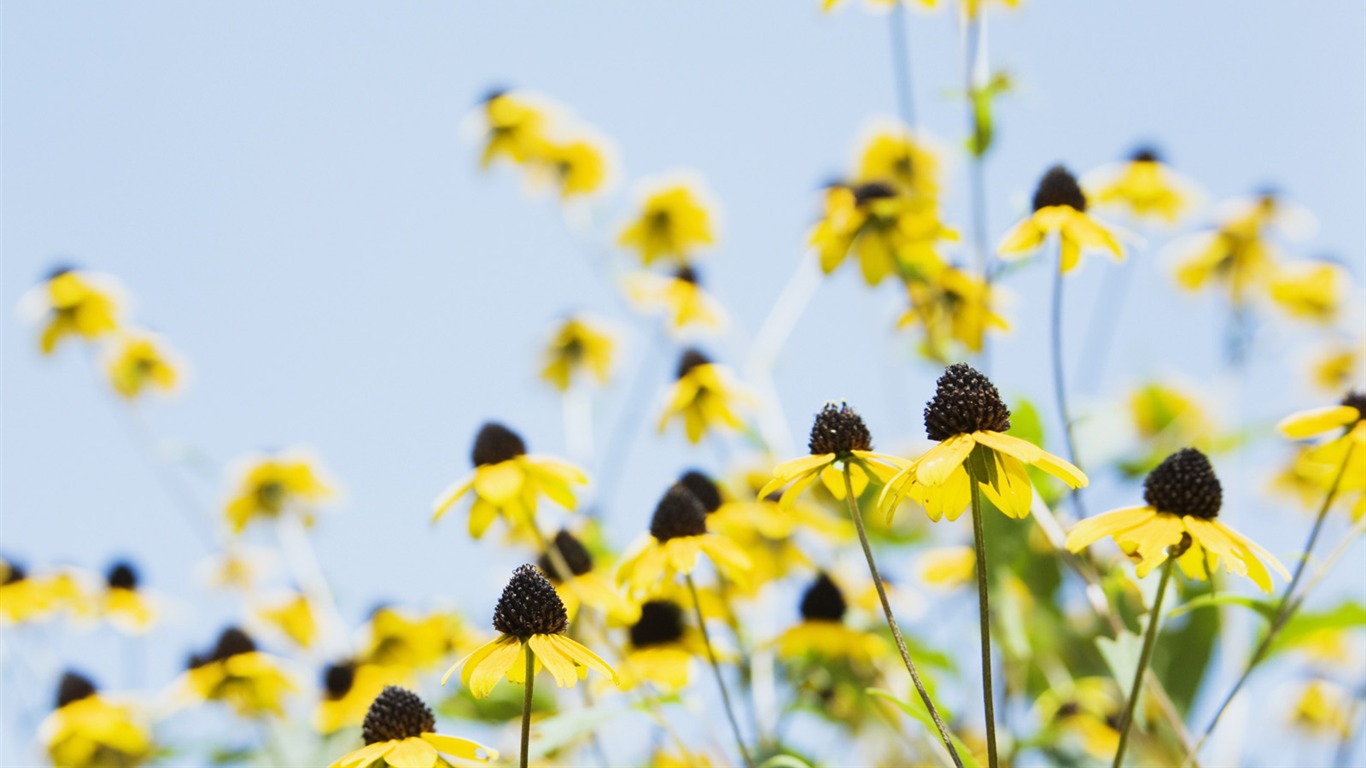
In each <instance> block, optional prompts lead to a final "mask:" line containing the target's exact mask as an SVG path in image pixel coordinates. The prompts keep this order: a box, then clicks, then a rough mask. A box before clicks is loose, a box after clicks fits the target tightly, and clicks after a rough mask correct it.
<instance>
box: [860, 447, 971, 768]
mask: <svg viewBox="0 0 1366 768" xmlns="http://www.w3.org/2000/svg"><path fill="white" fill-rule="evenodd" d="M844 498H845V501H846V502H848V506H849V516H850V517H852V518H853V519H854V528H855V529H856V530H857V531H858V540H859V544H862V545H863V556H864V558H866V559H867V560H868V572H869V573H870V574H871V575H872V577H873V587H874V588H875V589H877V597H878V600H880V601H881V602H882V612H883V614H885V615H886V616H887V626H888V627H891V630H892V639H894V640H895V641H896V648H897V650H898V651H900V652H901V661H902V662H904V663H905V664H906V671H907V672H909V673H911V682H912V683H913V684H915V690H916V693H919V694H920V700H921V701H923V702H925V709H926V710H928V711H929V713H930V719H931V720H933V721H934V727H935V728H936V729H937V730H938V731H939V739H940V741H942V742H944V748H945V749H947V750H948V751H949V757H951V758H952V759H953V764H954V765H955V766H957V768H963V758H961V757H959V756H958V749H957V748H956V747H954V746H953V738H952V737H951V736H949V729H948V728H947V727H945V725H944V719H943V718H942V717H940V716H939V709H938V708H936V707H935V706H934V701H933V700H932V699H930V693H929V691H927V690H925V684H924V683H923V682H921V681H920V673H919V672H917V671H916V669H915V662H913V661H911V652H910V651H909V650H907V649H906V639H905V638H904V637H902V636H901V627H899V626H897V623H896V616H893V615H892V603H891V601H889V600H888V599H887V589H886V588H885V587H884V586H883V585H882V576H881V575H879V574H878V572H877V562H876V561H875V560H873V548H872V547H871V546H870V545H869V544H868V533H867V531H865V530H864V529H863V515H861V514H859V508H858V498H857V497H856V496H855V495H854V481H853V480H852V479H850V477H849V462H848V461H846V462H844Z"/></svg>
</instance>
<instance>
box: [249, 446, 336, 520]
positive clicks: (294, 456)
mask: <svg viewBox="0 0 1366 768" xmlns="http://www.w3.org/2000/svg"><path fill="white" fill-rule="evenodd" d="M332 495H333V491H332V489H331V488H330V487H328V485H327V484H326V483H325V482H324V481H323V476H322V472H321V471H320V470H319V468H318V466H317V463H316V461H315V460H314V459H312V458H311V457H309V456H308V455H306V454H304V453H303V452H299V451H294V452H286V453H281V454H278V455H276V456H259V455H257V456H249V457H247V458H246V459H245V460H244V461H243V469H242V470H241V471H240V472H239V478H238V480H237V488H236V490H235V491H234V492H233V495H232V497H231V498H230V499H229V500H228V503H227V505H226V506H225V507H224V514H225V515H226V517H227V518H228V523H229V524H231V525H232V530H233V533H241V532H242V531H243V530H244V529H245V528H246V527H247V524H248V523H250V522H251V521H253V520H256V519H275V518H278V517H280V516H281V515H283V514H291V515H297V516H298V517H299V518H301V519H302V520H303V522H304V525H311V524H312V523H313V510H314V505H315V504H317V503H318V502H320V501H324V500H326V499H328V498H330V497H331V496H332Z"/></svg>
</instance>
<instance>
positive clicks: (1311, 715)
mask: <svg viewBox="0 0 1366 768" xmlns="http://www.w3.org/2000/svg"><path fill="white" fill-rule="evenodd" d="M1352 719H1353V701H1352V693H1351V691H1348V690H1347V689H1345V688H1343V687H1342V686H1341V685H1338V684H1337V683H1334V682H1331V681H1329V680H1323V679H1315V680H1311V681H1309V682H1308V683H1306V684H1305V685H1304V687H1303V688H1302V689H1301V690H1300V694H1299V696H1298V697H1297V698H1296V699H1295V708H1294V710H1293V711H1292V713H1291V716H1290V721H1291V723H1292V724H1293V725H1294V726H1295V727H1296V728H1299V729H1301V730H1303V731H1304V732H1306V733H1307V734H1309V735H1310V736H1329V737H1333V738H1338V739H1345V738H1347V737H1349V736H1350V735H1351V734H1352Z"/></svg>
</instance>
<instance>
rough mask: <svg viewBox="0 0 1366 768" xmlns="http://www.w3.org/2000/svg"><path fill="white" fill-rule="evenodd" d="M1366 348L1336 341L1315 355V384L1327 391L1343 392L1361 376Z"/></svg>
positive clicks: (1313, 367)
mask: <svg viewBox="0 0 1366 768" xmlns="http://www.w3.org/2000/svg"><path fill="white" fill-rule="evenodd" d="M1363 359H1366V348H1363V347H1362V346H1361V345H1359V344H1358V345H1356V346H1353V345H1351V344H1347V343H1342V342H1334V343H1333V344H1331V345H1329V346H1328V347H1326V348H1324V349H1322V350H1321V351H1319V352H1318V354H1317V355H1316V356H1315V359H1314V363H1313V366H1312V375H1313V382H1314V384H1315V386H1317V387H1319V388H1320V389H1322V390H1324V391H1326V392H1341V391H1343V390H1344V389H1347V388H1348V387H1350V386H1351V384H1352V382H1354V381H1357V380H1359V379H1360V378H1361V375H1362V372H1363V366H1362V360H1363Z"/></svg>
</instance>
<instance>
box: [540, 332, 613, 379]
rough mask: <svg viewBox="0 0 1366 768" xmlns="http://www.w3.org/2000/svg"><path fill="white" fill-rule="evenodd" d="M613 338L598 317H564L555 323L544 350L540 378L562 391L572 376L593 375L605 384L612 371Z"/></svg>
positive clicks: (573, 377) (576, 377)
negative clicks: (552, 333)
mask: <svg viewBox="0 0 1366 768" xmlns="http://www.w3.org/2000/svg"><path fill="white" fill-rule="evenodd" d="M615 349H616V342H614V341H613V340H612V335H611V333H609V332H608V330H607V328H606V327H604V326H603V325H602V324H601V323H599V322H598V321H596V320H594V319H592V318H590V317H587V316H585V315H574V316H572V317H567V318H565V319H564V320H563V321H561V322H560V324H559V325H557V326H556V327H555V333H554V335H553V336H552V337H551V339H550V344H548V345H547V346H546V350H545V355H544V359H545V366H544V367H543V368H542V369H541V378H542V379H545V380H546V381H548V382H550V383H551V384H552V385H553V386H554V387H555V388H556V389H558V390H560V391H561V392H563V391H565V390H567V389H569V387H570V385H571V384H572V383H573V382H574V380H575V379H581V378H584V377H586V376H588V375H590V374H591V375H592V377H593V378H594V379H596V380H597V382H598V384H603V385H605V384H606V383H607V379H608V376H610V375H611V372H612V354H613V352H614V351H615Z"/></svg>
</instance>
